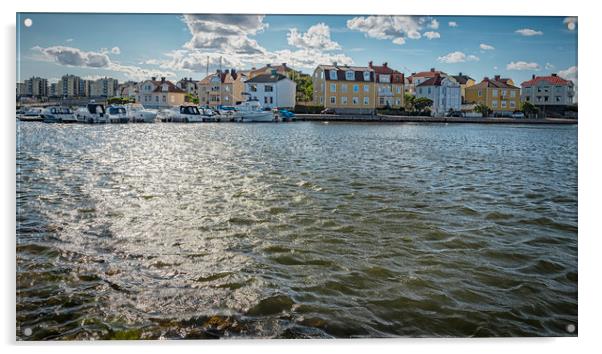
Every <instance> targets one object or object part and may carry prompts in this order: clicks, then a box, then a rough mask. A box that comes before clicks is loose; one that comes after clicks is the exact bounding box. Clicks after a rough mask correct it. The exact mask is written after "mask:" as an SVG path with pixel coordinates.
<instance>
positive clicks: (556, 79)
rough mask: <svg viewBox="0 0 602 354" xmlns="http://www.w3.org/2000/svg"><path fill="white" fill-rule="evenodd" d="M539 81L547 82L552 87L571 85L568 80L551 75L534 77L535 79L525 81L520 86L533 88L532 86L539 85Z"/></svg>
mask: <svg viewBox="0 0 602 354" xmlns="http://www.w3.org/2000/svg"><path fill="white" fill-rule="evenodd" d="M540 81H547V82H549V83H550V84H552V85H569V84H571V81H569V80H565V79H563V78H561V77H560V76H556V75H551V76H536V77H535V78H533V79H531V80H529V81H525V82H523V83H522V84H520V85H521V86H523V87H524V86H533V85H535V84H537V83H539V82H540Z"/></svg>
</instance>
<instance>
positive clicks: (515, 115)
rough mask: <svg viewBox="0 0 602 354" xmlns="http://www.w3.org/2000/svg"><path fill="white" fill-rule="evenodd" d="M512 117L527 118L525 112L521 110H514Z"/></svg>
mask: <svg viewBox="0 0 602 354" xmlns="http://www.w3.org/2000/svg"><path fill="white" fill-rule="evenodd" d="M512 118H525V114H524V113H523V112H521V111H514V112H513V113H512Z"/></svg>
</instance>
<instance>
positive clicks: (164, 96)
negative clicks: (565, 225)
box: [136, 77, 186, 108]
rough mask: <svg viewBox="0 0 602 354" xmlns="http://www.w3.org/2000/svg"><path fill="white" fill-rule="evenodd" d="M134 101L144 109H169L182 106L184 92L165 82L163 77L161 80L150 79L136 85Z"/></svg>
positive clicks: (167, 81) (184, 97) (184, 96)
mask: <svg viewBox="0 0 602 354" xmlns="http://www.w3.org/2000/svg"><path fill="white" fill-rule="evenodd" d="M136 101H137V102H139V103H141V104H142V105H143V106H144V107H146V108H169V107H171V106H179V105H182V104H184V102H185V101H186V91H184V90H182V89H180V88H179V87H177V86H176V85H174V83H173V82H171V81H169V80H166V79H165V77H162V78H161V80H157V78H156V77H152V78H151V79H150V80H145V81H142V82H140V83H139V84H138V96H137V99H136Z"/></svg>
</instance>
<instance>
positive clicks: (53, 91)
mask: <svg viewBox="0 0 602 354" xmlns="http://www.w3.org/2000/svg"><path fill="white" fill-rule="evenodd" d="M57 86H58V83H56V82H53V83H51V84H50V90H49V92H48V95H49V96H50V97H57V96H59V94H58V91H57Z"/></svg>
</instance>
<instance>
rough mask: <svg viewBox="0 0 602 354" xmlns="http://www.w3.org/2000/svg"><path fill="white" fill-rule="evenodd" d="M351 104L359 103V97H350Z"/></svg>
mask: <svg viewBox="0 0 602 354" xmlns="http://www.w3.org/2000/svg"><path fill="white" fill-rule="evenodd" d="M352 102H353V104H359V103H360V99H359V98H357V97H353V99H352Z"/></svg>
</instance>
